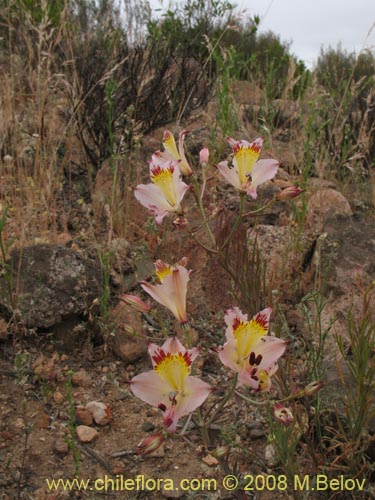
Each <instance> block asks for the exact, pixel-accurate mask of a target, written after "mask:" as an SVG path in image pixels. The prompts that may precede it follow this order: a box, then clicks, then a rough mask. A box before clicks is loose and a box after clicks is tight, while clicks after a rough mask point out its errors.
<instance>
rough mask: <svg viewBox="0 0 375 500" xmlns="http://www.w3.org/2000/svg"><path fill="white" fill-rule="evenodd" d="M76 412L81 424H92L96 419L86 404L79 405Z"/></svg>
mask: <svg viewBox="0 0 375 500" xmlns="http://www.w3.org/2000/svg"><path fill="white" fill-rule="evenodd" d="M75 414H76V420H77V422H78V423H79V424H83V425H92V423H93V421H94V419H93V416H92V414H91V413H90V412H89V410H87V409H86V408H85V407H84V406H81V405H79V406H77V408H76V412H75Z"/></svg>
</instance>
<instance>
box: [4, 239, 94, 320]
mask: <svg viewBox="0 0 375 500" xmlns="http://www.w3.org/2000/svg"><path fill="white" fill-rule="evenodd" d="M7 265H8V266H10V269H12V271H11V273H12V279H13V294H14V300H15V307H14V310H13V308H12V304H11V301H10V297H9V289H8V282H9V280H8V281H7V280H6V279H5V277H4V276H2V277H1V279H0V307H1V308H2V309H3V310H4V309H5V310H6V313H8V314H9V315H10V314H12V313H15V314H16V317H17V318H19V319H20V320H21V321H23V322H24V324H25V325H26V326H28V327H30V328H48V327H50V326H52V325H55V324H56V323H61V322H62V321H64V320H65V319H69V318H71V317H73V316H78V315H81V314H83V313H84V312H85V311H87V308H88V307H89V306H90V305H91V303H92V301H93V300H94V299H95V298H96V297H98V295H99V292H100V268H99V265H98V264H97V263H96V262H94V261H93V260H89V259H87V258H84V257H83V256H82V255H81V254H79V253H77V252H75V251H73V250H71V249H69V248H67V247H64V246H61V245H52V244H51V245H33V246H30V247H26V248H23V249H21V250H20V249H15V250H13V251H12V253H11V257H10V260H9V262H8V263H7Z"/></svg>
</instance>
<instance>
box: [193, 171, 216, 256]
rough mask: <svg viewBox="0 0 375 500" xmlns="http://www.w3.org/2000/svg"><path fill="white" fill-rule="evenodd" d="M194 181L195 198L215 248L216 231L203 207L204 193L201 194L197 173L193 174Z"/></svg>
mask: <svg viewBox="0 0 375 500" xmlns="http://www.w3.org/2000/svg"><path fill="white" fill-rule="evenodd" d="M193 183H194V192H195V198H196V200H197V204H198V208H199V211H200V213H201V215H202V220H203V224H204V227H205V228H206V230H207V234H208V236H209V238H210V240H211V243H212V245H213V247H214V248H216V240H215V236H214V233H213V232H212V230H211V228H210V226H209V224H208V221H207V219H206V214H205V211H204V207H203V202H202V198H203V196H202V195H203V193H202V194H201V192H200V189H199V183H198V178H197V176H196V175H194V176H193Z"/></svg>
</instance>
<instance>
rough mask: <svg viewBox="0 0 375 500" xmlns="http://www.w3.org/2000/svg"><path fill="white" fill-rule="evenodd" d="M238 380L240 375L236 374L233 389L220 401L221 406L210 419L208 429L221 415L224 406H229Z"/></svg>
mask: <svg viewBox="0 0 375 500" xmlns="http://www.w3.org/2000/svg"><path fill="white" fill-rule="evenodd" d="M237 379H238V373H236V374H235V375H234V377H233V383H232V385H231V387H230V388H229V391H228V392H227V394H226V395H225V396H224V397H223V399H222V400H221V401H220V404H219V406H218V407H217V408H216V411H215V412H214V414H213V415H212V416H211V417H210V418H209V419H208V422H207V424H206V427H207V428H209V427H210V425H211V424H212V422H213V421H214V420H215V418H216V417H217V415H219V413H221V411H222V409H223V408H224V406H225V405H226V404H227V402H228V401H229V399H230V397H231V396H232V394H233V393H234V392H235V389H236V385H237Z"/></svg>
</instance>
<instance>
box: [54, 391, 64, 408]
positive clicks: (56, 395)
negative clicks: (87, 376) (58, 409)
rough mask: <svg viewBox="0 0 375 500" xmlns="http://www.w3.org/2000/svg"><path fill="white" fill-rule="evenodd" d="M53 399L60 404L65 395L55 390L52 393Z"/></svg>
mask: <svg viewBox="0 0 375 500" xmlns="http://www.w3.org/2000/svg"><path fill="white" fill-rule="evenodd" d="M53 400H54V401H55V403H56V404H57V405H61V404H62V403H63V402H64V400H65V397H64V395H63V394H62V393H61V392H60V391H56V392H54V393H53Z"/></svg>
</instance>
